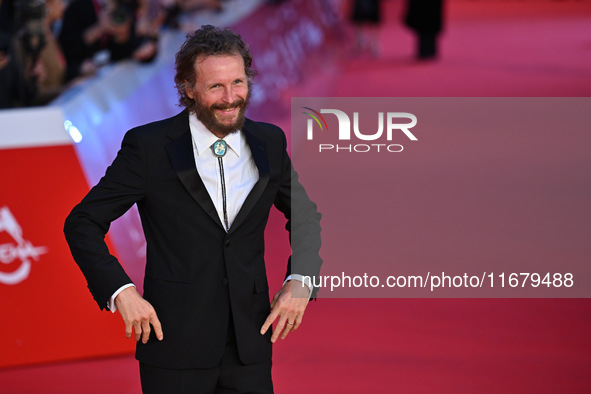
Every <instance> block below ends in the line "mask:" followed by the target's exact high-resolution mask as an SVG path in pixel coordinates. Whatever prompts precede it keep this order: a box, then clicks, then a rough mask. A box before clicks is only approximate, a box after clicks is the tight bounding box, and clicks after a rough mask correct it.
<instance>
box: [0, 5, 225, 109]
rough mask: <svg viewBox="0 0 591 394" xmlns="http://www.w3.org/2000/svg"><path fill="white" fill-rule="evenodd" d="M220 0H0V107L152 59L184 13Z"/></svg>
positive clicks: (34, 101)
mask: <svg viewBox="0 0 591 394" xmlns="http://www.w3.org/2000/svg"><path fill="white" fill-rule="evenodd" d="M222 2H223V0H69V1H68V0H0V108H15V107H24V106H34V105H44V104H46V103H48V102H50V101H51V100H53V99H54V98H56V97H57V96H58V95H59V94H60V93H62V92H63V91H64V90H65V89H67V88H68V87H69V86H71V85H72V84H73V83H75V82H76V81H78V80H80V79H81V78H85V77H87V76H90V75H93V74H95V73H96V72H97V70H98V69H99V68H100V67H101V66H103V65H105V64H107V63H112V62H117V61H120V60H124V59H133V60H134V61H137V62H143V63H149V62H151V61H153V60H154V59H155V58H156V56H157V54H158V37H159V34H160V33H161V31H162V30H163V29H165V28H177V27H178V17H179V16H180V15H181V14H182V13H184V12H193V11H199V10H204V9H213V10H217V11H221V10H222Z"/></svg>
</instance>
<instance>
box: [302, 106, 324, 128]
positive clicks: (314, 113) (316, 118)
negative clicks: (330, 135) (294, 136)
mask: <svg viewBox="0 0 591 394" xmlns="http://www.w3.org/2000/svg"><path fill="white" fill-rule="evenodd" d="M302 108H304V109H307V110H309V111H312V112H313V114H311V113H309V112H302V113H303V114H306V115H308V116H310V117H311V118H312V119H314V120H315V121H316V123H318V126H320V131H323V130H324V128H323V127H322V123H324V127H326V131H328V125H327V124H326V120H324V117H323V116H322V115H320V112H318V111H316V110H313V109H312V108H309V107H302ZM318 118H320V119H322V123H320V119H318Z"/></svg>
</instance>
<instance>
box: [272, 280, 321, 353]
mask: <svg viewBox="0 0 591 394" xmlns="http://www.w3.org/2000/svg"><path fill="white" fill-rule="evenodd" d="M309 295H310V289H309V288H308V286H306V285H304V284H303V283H302V282H300V281H299V280H295V279H292V280H290V281H288V282H287V283H285V284H284V285H283V287H282V288H281V290H279V291H278V292H277V293H276V294H275V296H274V297H273V300H272V301H271V313H270V314H269V316H268V317H267V320H265V323H264V324H263V327H262V328H261V335H264V334H265V333H266V332H267V330H268V329H269V327H271V325H272V324H273V322H274V321H275V320H276V319H277V318H278V317H279V321H278V323H277V326H276V327H275V330H274V331H273V335H272V336H271V342H273V343H275V341H277V338H279V336H280V335H281V339H285V337H287V334H289V333H290V332H292V331H295V330H297V329H298V327H299V326H300V324H301V323H302V317H304V311H305V310H306V306H307V305H308V301H309V299H310V297H309Z"/></svg>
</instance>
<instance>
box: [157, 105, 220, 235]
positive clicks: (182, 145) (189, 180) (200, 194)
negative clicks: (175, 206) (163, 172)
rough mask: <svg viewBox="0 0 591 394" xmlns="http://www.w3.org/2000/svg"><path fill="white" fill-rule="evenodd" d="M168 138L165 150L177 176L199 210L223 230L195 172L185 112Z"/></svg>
mask: <svg viewBox="0 0 591 394" xmlns="http://www.w3.org/2000/svg"><path fill="white" fill-rule="evenodd" d="M168 137H169V138H170V139H172V141H171V142H169V143H168V144H167V145H166V149H167V151H168V156H169V158H170V162H171V163H172V166H173V168H174V170H175V171H176V173H177V176H178V177H179V179H180V180H181V182H182V184H183V185H184V186H185V188H186V189H187V191H188V192H189V194H191V196H192V197H193V198H194V199H195V201H197V203H198V204H199V205H200V206H201V208H202V209H203V210H204V211H205V212H206V213H207V214H208V215H209V216H210V217H211V219H212V220H213V221H214V222H216V223H217V224H218V225H219V226H220V227H222V228H223V226H222V223H221V222H220V218H219V216H218V213H217V211H216V209H215V206H214V205H213V202H212V201H211V198H210V197H209V193H208V192H207V189H206V188H205V185H204V184H203V181H202V180H201V177H200V176H199V173H198V172H197V166H196V165H195V156H194V154H193V140H192V138H191V129H190V128H189V117H188V112H187V111H186V110H185V111H183V112H182V113H180V114H179V115H178V116H177V117H176V119H175V120H174V122H173V124H172V127H171V128H170V130H169V132H168Z"/></svg>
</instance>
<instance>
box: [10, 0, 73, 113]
mask: <svg viewBox="0 0 591 394" xmlns="http://www.w3.org/2000/svg"><path fill="white" fill-rule="evenodd" d="M63 9H64V7H63V3H62V0H47V1H44V0H17V1H6V0H5V1H4V2H3V4H2V6H1V8H0V20H2V21H3V22H4V21H10V23H9V24H8V25H3V28H2V32H1V34H2V37H1V38H0V41H1V45H0V52H2V61H1V64H0V66H2V67H0V69H1V71H0V73H1V76H0V79H1V80H2V82H1V84H2V88H3V89H2V90H3V92H2V107H3V108H11V107H20V106H31V105H43V104H46V103H47V102H48V101H50V100H51V99H53V98H54V97H56V96H57V95H58V94H59V93H60V92H61V90H62V86H63V84H62V82H63V73H64V69H65V64H64V60H63V57H62V56H61V52H60V49H59V47H58V45H57V43H56V41H55V38H54V35H53V32H52V25H53V24H54V22H56V21H58V20H59V19H60V18H61V15H62V13H63Z"/></svg>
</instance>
